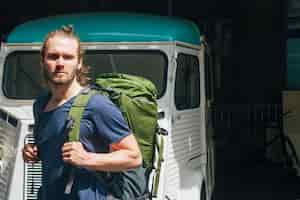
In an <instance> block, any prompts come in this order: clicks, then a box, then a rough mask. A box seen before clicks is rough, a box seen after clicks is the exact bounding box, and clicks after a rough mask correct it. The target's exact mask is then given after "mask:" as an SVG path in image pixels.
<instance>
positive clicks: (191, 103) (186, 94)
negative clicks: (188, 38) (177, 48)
mask: <svg viewBox="0 0 300 200" xmlns="http://www.w3.org/2000/svg"><path fill="white" fill-rule="evenodd" d="M199 104H200V71H199V62H198V58H197V57H196V56H192V55H187V54H179V55H178V57H177V69H176V80H175V105H176V108H177V109H178V110H184V109H191V108H197V107H199Z"/></svg>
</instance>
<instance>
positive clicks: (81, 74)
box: [41, 25, 90, 86]
mask: <svg viewBox="0 0 300 200" xmlns="http://www.w3.org/2000/svg"><path fill="white" fill-rule="evenodd" d="M55 36H63V37H67V38H72V39H74V40H76V41H77V44H78V51H77V55H78V61H79V62H82V66H81V68H80V69H78V70H77V72H76V78H77V81H78V82H79V84H80V85H82V86H85V85H87V84H88V83H89V81H90V78H89V77H88V73H89V69H90V67H89V66H87V65H84V64H83V56H84V51H83V49H82V46H81V42H80V39H79V37H78V36H77V34H76V33H75V31H74V28H73V26H72V25H66V26H62V27H61V28H59V29H56V30H54V31H51V32H49V33H48V34H47V35H46V37H45V39H44V42H43V45H42V49H41V64H42V74H43V77H44V80H45V82H46V80H47V79H46V75H45V72H44V69H43V63H44V58H45V52H46V49H47V45H48V41H49V39H51V38H53V37H55Z"/></svg>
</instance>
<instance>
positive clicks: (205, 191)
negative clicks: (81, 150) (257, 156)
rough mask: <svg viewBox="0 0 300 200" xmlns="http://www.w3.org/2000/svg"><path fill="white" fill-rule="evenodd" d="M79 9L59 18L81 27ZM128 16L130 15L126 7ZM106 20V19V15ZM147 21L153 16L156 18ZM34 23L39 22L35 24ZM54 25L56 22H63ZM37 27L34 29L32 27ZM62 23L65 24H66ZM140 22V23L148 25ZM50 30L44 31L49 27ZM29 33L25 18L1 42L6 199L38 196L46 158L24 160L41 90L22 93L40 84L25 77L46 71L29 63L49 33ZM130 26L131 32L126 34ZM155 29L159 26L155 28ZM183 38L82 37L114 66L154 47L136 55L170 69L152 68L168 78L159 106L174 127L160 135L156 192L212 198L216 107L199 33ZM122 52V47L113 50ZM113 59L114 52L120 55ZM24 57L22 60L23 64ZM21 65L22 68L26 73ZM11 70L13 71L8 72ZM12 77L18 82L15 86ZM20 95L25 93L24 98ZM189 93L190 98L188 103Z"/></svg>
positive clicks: (164, 197)
mask: <svg viewBox="0 0 300 200" xmlns="http://www.w3.org/2000/svg"><path fill="white" fill-rule="evenodd" d="M88 15H89V14H88ZM74 16H76V15H72V16H71V17H70V18H68V16H67V18H66V16H62V18H63V19H64V20H62V22H59V23H67V22H68V21H66V19H69V20H71V21H70V22H68V24H75V30H76V27H80V24H79V23H82V22H80V21H78V19H77V18H76V20H75V21H72V20H73V19H72V18H73V17H74ZM86 16H87V15H84V16H83V15H81V16H80V19H81V20H82V21H84V19H85V17H86ZM126 16H127V17H128V15H127V14H126ZM132 16H134V15H132ZM89 17H91V16H89ZM92 17H93V18H97V19H98V20H99V19H100V18H102V17H103V15H102V14H99V15H93V16H92ZM118 17H119V18H118V19H119V20H120V19H124V18H126V17H124V16H122V14H121V16H118ZM143 17H145V18H147V19H151V21H152V22H156V21H157V20H160V22H157V23H162V24H161V25H163V23H164V22H161V19H163V20H166V21H167V22H169V21H168V20H170V22H171V21H172V20H173V19H171V18H166V17H154V16H138V17H136V16H135V19H139V20H143ZM47 20H48V21H47ZM47 20H46V21H42V22H43V23H45V22H48V23H49V24H51V23H52V20H54V21H55V20H57V21H59V17H56V18H55V19H52V18H48V19H47ZM105 20H107V16H106V19H105ZM124 20H127V19H124ZM176 20H178V19H176ZM178 21H179V20H178ZM182 21H183V22H176V23H187V22H186V21H184V20H182ZM167 22H166V23H167ZM43 23H41V22H40V21H36V22H29V23H28V24H27V26H30V28H32V27H35V28H34V29H32V30H31V31H32V32H33V33H35V32H37V30H38V29H46V28H45V27H42V28H41V27H39V26H41V24H43ZM76 23H78V24H76ZM110 23H112V22H110ZM145 23H146V22H143V21H142V22H138V24H139V25H141V24H144V25H141V26H146V25H145ZM147 23H149V21H148V22H147ZM33 24H34V26H32V25H33ZM54 24H55V23H54ZM100 24H102V23H100ZM127 24H130V23H127ZM188 24H190V22H188ZM55 25H56V27H57V24H55ZM135 25H136V24H135ZM148 25H149V24H148ZM137 26H138V25H137ZM152 26H153V29H155V23H153V24H152ZM174 26H175V25H174ZM192 26H194V25H192ZM30 28H28V29H29V30H30ZM51 28H52V27H51ZM57 28H59V26H58V27H57ZM139 28H140V29H141V27H139ZM53 29H55V28H53ZM53 29H52V30H53ZM137 29H138V28H137ZM50 30H51V29H50ZM18 31H19V33H18ZM22 31H23V33H22V34H23V35H24V38H25V39H24V41H22V40H20V41H19V40H18V37H20V35H22V34H21V32H22ZM44 31H45V32H43V34H45V33H47V32H48V31H49V30H44ZM148 31H149V30H148ZM170 31H173V29H170ZM166 32H167V31H166ZM13 33H14V32H13ZM95 33H96V32H95ZM98 33H99V30H98ZM26 34H28V33H27V32H26V24H24V25H22V27H21V28H19V29H15V33H14V35H12V36H8V40H7V42H4V43H2V44H1V51H0V79H1V80H2V81H1V90H0V130H1V132H0V150H1V151H0V156H1V157H0V185H1V187H0V200H2V199H3V200H4V199H5V200H31V199H32V200H33V199H37V192H38V189H39V187H40V186H41V183H42V182H41V180H42V174H41V166H42V163H35V164H25V163H24V162H23V159H22V153H21V149H22V147H23V146H24V144H25V143H30V142H31V143H33V142H34V140H33V135H32V134H33V132H32V131H33V126H34V119H33V113H32V104H33V101H34V98H28V99H27V98H23V97H26V93H31V92H32V91H33V90H35V87H32V86H27V85H26V84H25V83H26V82H24V83H23V82H22V81H23V79H24V80H25V79H26V77H27V78H28V81H33V82H34V81H36V80H35V78H34V77H38V76H40V75H39V73H40V72H39V66H36V68H32V69H29V67H28V68H27V67H26V66H32V65H37V60H38V59H39V57H37V56H38V53H39V51H40V48H41V44H42V39H41V38H39V36H36V38H37V40H39V41H33V40H32V41H26V36H27V35H26ZM81 34H82V32H79V36H80V37H81V38H82V35H81ZM106 34H107V33H106ZM128 34H129V33H128V32H127V35H128ZM130 34H131V35H133V36H134V35H135V36H140V33H134V32H130ZM130 34H129V35H130ZM100 35H101V34H100ZM112 35H113V34H112ZM149 35H151V33H149ZM153 35H154V34H152V36H153ZM174 35H175V33H174ZM17 36H18V37H17ZM102 36H103V35H102ZM133 36H132V37H133ZM84 37H85V36H83V38H84ZM145 37H147V35H143V38H145ZM198 37H199V38H200V35H198ZM15 38H17V39H15ZM33 38H34V37H33ZM106 38H107V37H106ZM177 39H178V38H167V39H166V38H162V39H154V40H153V39H149V40H147V39H146V40H145V39H142V40H141V41H139V39H132V40H131V39H130V38H129V39H128V38H127V40H126V41H125V39H124V41H123V40H122V41H121V39H118V41H115V40H112V39H111V40H110V41H103V40H99V41H97V39H93V41H90V40H89V41H88V40H87V41H85V40H84V39H83V40H82V45H83V48H84V49H85V50H86V53H89V52H93V51H94V52H96V53H95V54H93V53H91V56H90V59H91V60H93V62H97V59H98V58H97V56H98V55H100V54H101V55H102V52H104V54H105V59H104V56H103V60H106V57H107V58H108V59H109V61H107V62H109V63H110V64H111V65H112V68H114V65H116V66H117V65H118V61H120V60H122V59H123V57H126V56H128V55H129V59H127V60H126V62H131V61H130V60H133V59H134V58H136V57H138V56H139V55H140V52H142V55H143V56H144V57H145V59H147V58H148V57H147V54H148V52H149V53H150V54H151V57H149V58H153V59H149V58H148V60H146V61H144V59H140V60H139V59H137V61H136V63H138V64H139V62H140V61H141V64H143V62H148V63H149V62H150V63H153V64H155V65H159V64H160V63H163V64H162V66H163V67H162V70H160V72H163V73H165V74H164V75H159V74H158V73H157V74H156V72H155V70H152V69H150V68H149V71H153V74H152V76H153V77H163V81H161V80H158V81H157V82H158V83H160V84H161V85H163V86H162V87H161V88H160V89H158V90H159V91H161V95H160V97H159V99H158V104H159V114H160V116H161V118H160V120H159V124H160V126H161V127H162V128H164V129H165V130H167V132H168V134H167V135H165V136H163V135H161V136H160V137H161V138H162V140H163V142H164V151H163V157H164V161H163V163H162V167H161V174H160V182H159V188H158V195H157V196H156V197H153V198H152V199H159V200H184V199H188V200H205V199H207V200H209V199H211V198H212V191H213V187H214V144H213V140H212V135H211V134H208V131H207V129H208V128H209V127H208V126H209V125H210V123H207V122H208V121H209V120H208V119H207V116H209V114H210V113H209V112H210V111H209V110H208V108H209V107H208V105H207V103H206V101H207V98H206V96H205V78H206V77H205V71H204V46H203V45H201V41H200V39H199V44H194V43H192V42H191V43H189V42H186V41H178V40H177ZM108 40H109V39H108ZM152 40H153V41H152ZM115 52H116V54H114V53H115ZM124 52H128V54H127V53H125V54H123V53H124ZM131 53H133V54H134V55H133V56H132V57H130V54H131ZM143 53H144V54H143ZM23 54H24V55H27V54H28V55H29V56H28V57H24V58H23V57H22V55H23ZM31 55H32V56H31ZM114 56H115V57H114ZM117 56H119V57H118V59H119V60H118V59H116V57H117ZM156 56H157V57H159V59H160V60H161V61H159V62H156V61H155V60H154V58H155V57H156ZM144 57H143V58H144ZM113 59H115V60H114V61H113ZM99 62H102V61H99ZM103 62H104V61H103ZM105 62H106V61H105ZM20 63H21V64H20ZM116 63H117V64H116ZM21 65H22V67H18V66H21ZM185 65H189V66H190V68H191V69H189V70H190V71H188V72H186V71H184V70H185V68H186V67H185ZM100 66H101V65H100ZM140 66H141V65H140ZM23 67H24V68H23ZM154 67H155V66H154ZM20 69H22V70H24V71H25V72H20V71H22V70H20ZM26 70H28V71H26ZM145 70H147V69H145ZM180 70H183V71H180ZM19 73H22V74H21V75H20V74H19ZM144 73H145V72H144ZM185 73H191V74H190V75H191V77H189V80H188V81H187V80H185V81H184V82H180V83H177V82H176V81H177V80H182V79H183V80H184V76H183V78H181V77H180V75H182V74H185ZM24 74H25V75H24ZM8 75H9V77H6V76H8ZM141 75H142V74H141ZM194 76H195V77H194ZM24 77H25V78H24ZM30 77H33V78H30ZM193 77H194V78H193ZM37 79H39V78H37ZM189 81H191V83H194V81H195V82H197V83H199V84H198V85H194V84H190V85H189V86H188V87H187V88H184V89H182V88H180V87H181V86H182V85H184V84H183V83H187V84H188V83H189ZM154 82H155V81H154ZM13 84H16V85H15V86H14V85H13ZM12 85H13V86H12ZM31 88H32V89H31ZM184 90H190V91H184ZM181 91H184V92H185V94H191V97H192V98H188V100H186V98H187V97H186V95H181V96H180V95H178V94H177V93H178V92H179V93H180V92H181ZM19 96H20V97H21V98H18V97H19ZM33 96H34V95H33ZM197 96H198V97H197ZM193 97H195V99H193ZM186 101H190V102H188V103H187V102H186ZM153 176H155V173H153ZM151 187H152V184H151V180H150V183H149V188H150V189H151Z"/></svg>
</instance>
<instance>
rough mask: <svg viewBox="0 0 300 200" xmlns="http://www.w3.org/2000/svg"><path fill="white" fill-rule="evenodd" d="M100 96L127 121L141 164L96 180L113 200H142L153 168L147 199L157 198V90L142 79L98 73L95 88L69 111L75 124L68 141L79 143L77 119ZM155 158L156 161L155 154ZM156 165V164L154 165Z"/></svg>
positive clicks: (159, 145)
mask: <svg viewBox="0 0 300 200" xmlns="http://www.w3.org/2000/svg"><path fill="white" fill-rule="evenodd" d="M97 93H100V94H102V95H105V96H107V97H109V98H110V100H111V101H112V102H113V103H114V104H116V105H117V106H118V107H119V108H120V110H121V112H122V114H123V117H124V118H125V119H126V121H127V123H128V125H129V127H130V129H131V130H132V132H133V133H134V136H135V138H136V140H137V142H138V144H139V147H140V149H141V153H142V156H143V165H142V166H141V167H139V168H137V169H131V170H127V171H122V172H95V174H96V176H97V178H98V180H99V181H100V182H102V183H103V184H102V185H103V186H104V187H105V188H106V190H107V191H108V192H109V193H110V194H111V195H113V196H114V197H116V198H118V199H121V200H133V199H142V198H141V197H143V196H144V195H147V194H149V192H148V177H149V174H150V172H151V171H152V170H153V169H156V175H155V176H154V180H153V187H152V191H151V193H150V195H148V196H149V197H148V199H150V198H151V197H152V196H156V194H157V189H158V181H159V175H160V166H161V162H162V161H163V157H162V152H163V150H162V147H163V140H162V139H161V140H160V141H158V139H159V137H160V136H159V134H160V133H162V132H161V130H162V129H160V128H159V127H158V123H157V121H158V112H157V102H156V98H157V90H156V87H155V86H154V84H153V83H152V82H151V81H149V80H147V79H144V78H142V77H138V76H133V75H128V74H115V73H109V74H101V75H99V76H98V77H97V78H96V89H88V90H87V91H85V92H82V93H81V94H80V95H78V96H77V97H76V98H75V100H74V103H73V105H72V107H71V110H70V112H69V117H70V118H71V119H72V120H73V121H74V124H73V127H72V129H71V130H70V132H69V141H79V129H80V120H81V117H82V115H83V112H84V109H85V107H86V105H87V103H88V101H89V99H90V98H91V96H93V95H94V94H97ZM156 154H157V155H158V157H157V158H155V155H156ZM154 162H156V163H154Z"/></svg>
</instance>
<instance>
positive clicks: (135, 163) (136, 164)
mask: <svg viewBox="0 0 300 200" xmlns="http://www.w3.org/2000/svg"><path fill="white" fill-rule="evenodd" d="M142 164H143V157H142V154H141V153H140V152H136V153H135V155H134V158H133V159H132V168H137V167H139V166H141V165H142Z"/></svg>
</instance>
